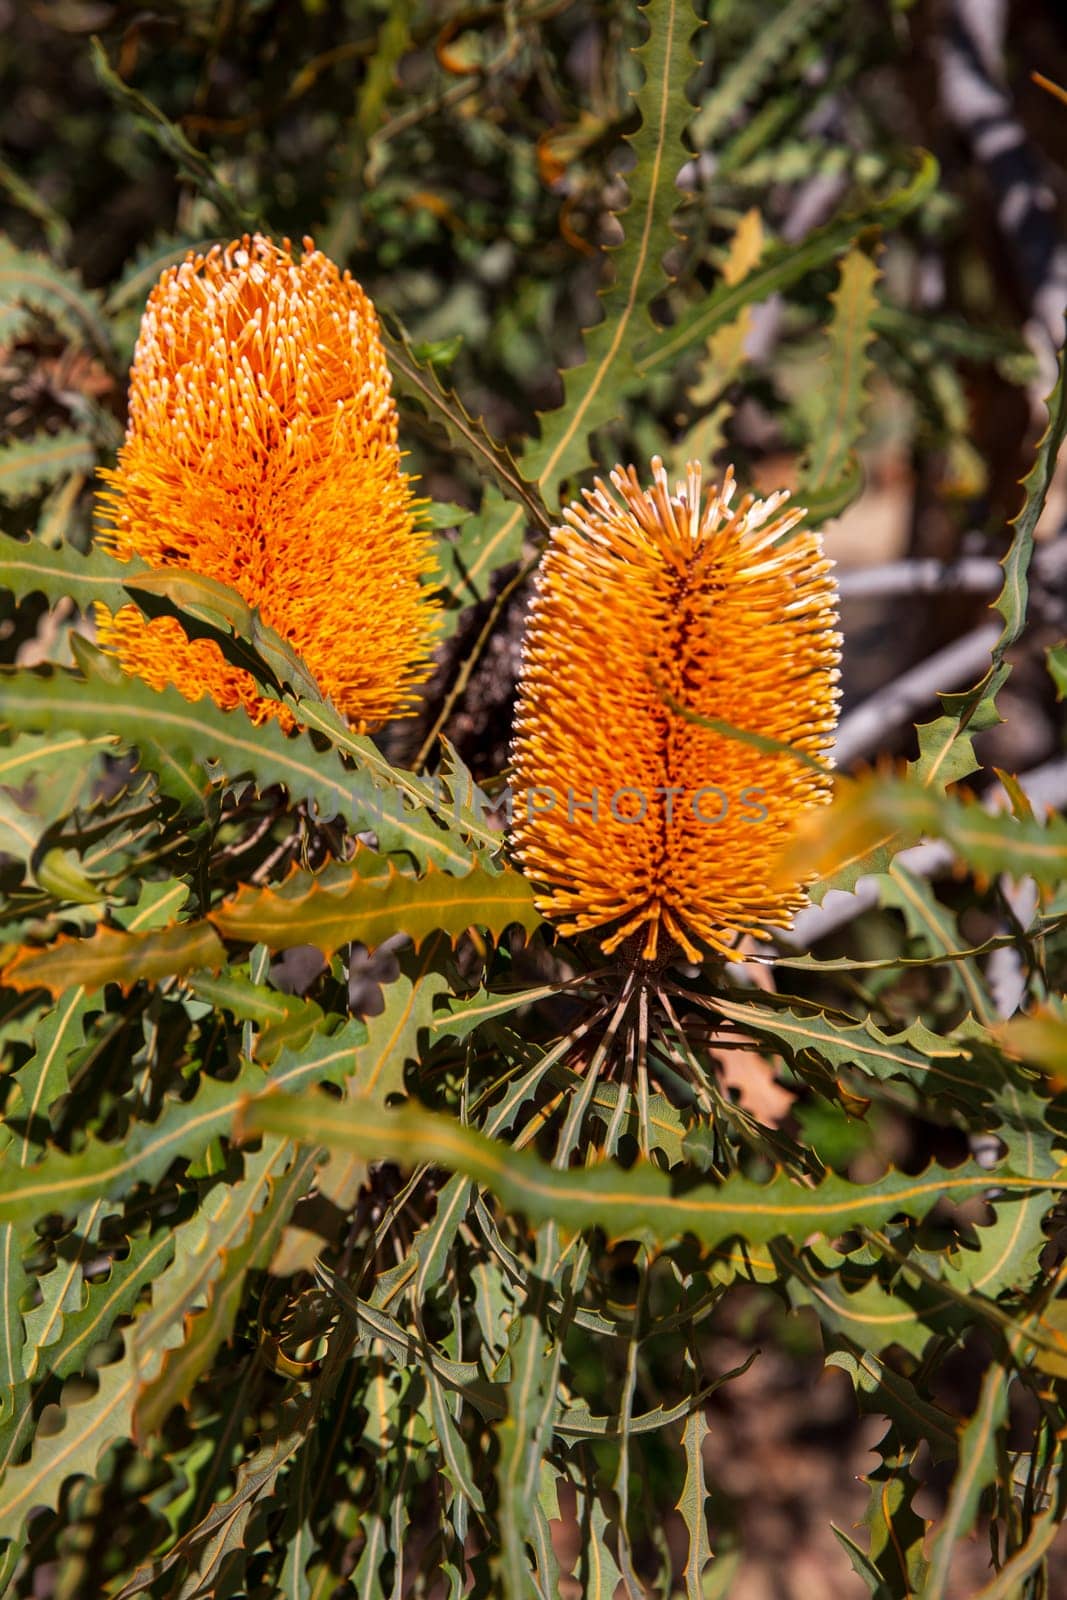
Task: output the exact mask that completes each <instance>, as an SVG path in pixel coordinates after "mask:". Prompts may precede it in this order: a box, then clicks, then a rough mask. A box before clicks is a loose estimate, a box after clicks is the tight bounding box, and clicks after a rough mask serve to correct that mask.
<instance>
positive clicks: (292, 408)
mask: <svg viewBox="0 0 1067 1600" xmlns="http://www.w3.org/2000/svg"><path fill="white" fill-rule="evenodd" d="M104 477H105V478H106V479H107V481H108V484H109V486H110V487H109V490H108V491H107V492H106V493H104V494H102V495H101V502H102V511H103V516H104V519H105V522H106V524H107V526H105V528H104V529H103V538H104V542H105V544H106V545H107V546H108V547H110V549H111V550H113V551H114V552H115V554H117V555H118V556H120V557H122V558H125V559H128V558H129V557H131V556H139V557H140V558H141V559H142V560H144V561H147V562H148V563H149V564H150V565H151V566H153V567H178V568H182V569H184V570H186V571H190V572H195V573H199V574H201V575H202V576H205V577H209V578H216V579H219V580H221V581H222V582H224V583H228V584H230V585H231V586H232V587H233V588H234V589H236V590H237V591H238V592H239V594H240V595H241V596H242V598H243V599H244V600H245V601H247V602H248V604H249V605H253V606H258V608H259V611H260V614H261V615H262V617H263V619H264V621H265V622H266V623H268V624H269V625H270V626H271V627H273V628H274V629H276V630H277V632H278V633H280V634H281V635H282V636H283V638H285V639H287V640H288V641H289V643H290V644H291V645H292V646H293V648H294V649H295V650H296V652H297V654H298V655H300V656H301V657H302V658H303V660H304V661H305V662H306V663H307V665H308V666H309V667H310V669H311V671H312V672H313V673H314V675H315V677H316V679H317V680H318V683H319V685H320V687H321V688H322V689H323V691H324V692H325V693H326V694H327V695H329V696H330V698H331V699H332V700H333V701H334V703H335V704H336V706H337V707H338V709H339V710H340V711H342V712H343V713H344V714H345V716H346V717H348V719H349V720H350V722H352V723H354V724H355V725H357V726H358V727H360V728H366V727H373V726H376V725H377V724H379V723H380V722H382V721H384V720H385V719H386V718H389V717H395V716H401V715H404V714H406V713H408V712H410V710H411V709H412V705H413V691H414V689H415V688H416V686H417V685H418V684H420V683H422V682H424V681H425V679H426V678H427V677H428V675H429V671H430V663H429V660H428V654H429V650H430V648H431V646H432V643H433V635H434V630H435V626H436V622H437V607H436V606H435V604H434V603H433V602H432V601H431V600H430V599H429V598H428V593H429V591H428V590H427V589H426V588H425V587H424V586H423V585H422V584H421V583H420V578H421V577H422V576H423V575H425V574H426V573H428V572H429V571H430V570H431V569H432V567H433V555H432V542H431V535H430V533H429V532H428V531H426V530H423V529H420V528H417V527H416V519H415V510H416V503H415V502H414V500H413V496H412V490H411V481H410V479H409V478H408V477H407V475H406V474H405V473H403V472H402V471H401V467H400V451H399V447H398V444H397V416H396V406H395V404H394V401H393V398H392V395H391V392H390V377H389V369H388V367H387V365H386V360H385V352H384V350H383V348H382V342H381V337H380V335H379V331H378V321H377V317H376V316H375V313H374V308H373V306H372V305H371V303H370V301H369V300H368V298H367V296H366V295H365V294H364V292H363V290H362V289H361V288H360V286H359V284H358V283H355V282H354V281H353V279H352V278H351V277H350V275H349V274H348V273H347V272H346V273H345V274H344V275H343V276H342V274H341V273H340V272H339V271H338V269H337V267H336V266H334V264H333V262H332V261H330V260H328V259H327V257H326V256H324V255H323V254H322V253H321V252H320V251H318V250H316V249H315V248H314V246H313V245H312V242H311V240H310V239H305V240H304V254H303V256H302V257H301V258H300V259H297V258H295V257H294V255H293V253H292V251H291V248H290V245H289V242H288V240H286V241H285V242H284V243H283V244H282V245H281V246H278V245H276V244H274V243H273V242H272V241H271V240H270V239H266V238H263V237H261V236H260V235H258V234H257V235H256V236H255V237H254V238H251V239H250V238H245V239H243V240H240V241H237V242H235V243H233V244H230V245H228V246H227V247H226V248H225V249H222V248H220V247H218V246H216V247H215V248H213V249H211V250H209V251H208V252H207V254H206V255H194V254H190V255H189V257H188V258H187V259H186V260H185V261H184V262H183V263H182V264H181V265H180V266H176V267H172V268H170V269H169V270H168V271H166V272H164V273H163V275H162V277H161V278H160V280H159V283H158V284H157V285H156V287H155V288H154V289H153V291H152V294H151V295H150V297H149V300H148V305H147V308H146V310H145V314H144V319H143V321H142V323H141V332H140V337H139V339H138V341H137V348H136V353H135V355H134V362H133V370H132V374H131V385H130V420H129V426H128V429H127V434H126V441H125V443H124V445H123V447H122V449H121V451H120V453H119V460H118V466H117V469H116V470H115V471H113V472H107V473H105V474H104ZM100 621H101V627H100V632H101V637H102V642H103V644H104V646H105V648H107V649H109V650H111V651H112V652H114V654H115V655H116V656H117V657H118V659H119V660H120V662H121V663H122V665H123V666H124V667H125V668H126V670H127V671H129V672H133V673H137V674H138V675H139V676H140V677H142V678H144V679H146V680H147V681H148V682H149V683H151V684H152V685H154V686H155V687H157V688H158V687H161V686H162V685H163V684H165V683H174V684H176V685H177V687H178V688H179V689H180V690H181V692H182V693H183V694H184V695H186V696H187V698H189V699H191V700H195V699H198V698H199V697H200V695H201V694H204V693H208V694H210V695H212V696H213V697H214V698H215V700H217V701H218V703H219V705H221V706H223V707H224V708H226V709H229V708H231V707H234V706H237V705H241V706H244V708H245V709H246V710H247V711H248V712H249V714H250V715H251V716H252V717H253V718H254V719H255V720H256V721H261V720H262V719H263V718H264V717H266V716H269V715H272V714H277V715H280V716H281V720H282V721H283V722H284V723H286V724H289V723H291V721H292V719H291V717H290V716H289V714H288V713H287V712H284V711H282V712H279V707H278V705H277V702H274V701H271V700H268V699H266V698H265V697H263V696H262V695H261V694H260V692H259V690H258V688H257V686H256V683H255V680H254V679H253V678H252V676H251V675H250V674H249V673H247V672H244V671H241V670H240V669H239V668H237V667H233V666H231V665H230V664H229V663H228V662H227V661H226V660H225V658H224V657H223V655H222V653H221V652H220V650H219V649H218V647H217V646H216V645H215V644H214V643H213V642H212V641H210V640H195V641H190V640H188V639H187V638H186V637H185V634H184V633H183V632H182V630H181V628H180V627H179V625H178V623H177V622H176V621H174V620H173V619H171V618H161V619H159V620H157V621H152V622H149V621H147V620H146V619H145V618H144V616H143V615H142V614H141V613H140V612H139V611H138V610H137V609H136V607H134V606H126V607H123V609H122V610H121V611H119V612H118V613H117V614H116V615H115V616H114V617H112V616H110V615H109V614H108V613H104V614H103V616H102V617H101V619H100Z"/></svg>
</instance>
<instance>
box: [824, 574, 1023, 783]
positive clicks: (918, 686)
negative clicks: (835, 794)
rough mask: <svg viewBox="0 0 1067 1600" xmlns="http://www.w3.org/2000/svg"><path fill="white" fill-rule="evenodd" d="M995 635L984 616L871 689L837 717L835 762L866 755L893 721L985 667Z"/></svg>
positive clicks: (962, 683)
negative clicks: (971, 627)
mask: <svg viewBox="0 0 1067 1600" xmlns="http://www.w3.org/2000/svg"><path fill="white" fill-rule="evenodd" d="M1001 576H1002V577H1003V574H1001ZM999 638H1000V626H999V624H998V623H995V622H983V623H982V625H981V627H978V628H975V629H974V630H973V632H971V633H966V634H964V636H963V638H962V639H956V640H954V641H953V643H952V644H949V645H946V646H945V648H944V649H943V650H935V652H934V654H933V655H932V656H928V657H927V659H926V660H925V661H921V662H920V663H919V665H918V666H916V667H911V668H909V670H908V671H907V672H902V673H901V675H900V677H899V678H894V680H893V682H892V683H887V684H886V685H885V687H884V688H883V689H878V690H876V692H875V693H874V694H872V695H870V696H869V697H868V699H866V700H864V702H863V704H862V705H859V706H857V707H856V709H855V711H850V712H849V714H848V716H846V717H843V718H842V719H841V723H840V726H839V727H838V730H837V743H836V744H835V745H834V749H833V757H834V760H835V762H836V763H837V765H838V766H839V767H844V766H848V765H849V764H850V763H851V762H853V761H856V760H858V759H859V758H860V757H861V756H866V755H870V754H871V752H872V751H874V750H877V749H878V748H879V746H880V745H881V744H882V743H883V742H884V740H885V736H886V732H887V730H889V729H891V728H893V727H895V726H896V725H897V724H898V723H901V722H911V721H913V720H914V717H915V714H916V712H919V711H922V709H923V707H924V706H926V705H928V704H929V703H930V701H931V700H933V699H935V698H936V696H937V695H938V694H943V693H945V692H946V691H947V690H952V689H962V688H965V687H966V686H967V685H968V684H971V683H974V682H975V681H976V680H977V679H978V678H980V677H981V676H982V674H983V672H984V671H985V669H986V668H987V667H988V665H989V658H990V654H991V652H992V650H993V646H994V645H995V644H996V642H997V640H998V639H999Z"/></svg>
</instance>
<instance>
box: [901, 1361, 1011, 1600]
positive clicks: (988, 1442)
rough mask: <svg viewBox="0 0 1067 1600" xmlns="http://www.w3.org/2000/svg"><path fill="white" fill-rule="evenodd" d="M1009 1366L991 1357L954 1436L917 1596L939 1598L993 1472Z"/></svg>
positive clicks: (1004, 1417) (1003, 1419)
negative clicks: (953, 1461) (953, 1458)
mask: <svg viewBox="0 0 1067 1600" xmlns="http://www.w3.org/2000/svg"><path fill="white" fill-rule="evenodd" d="M1011 1378H1012V1374H1011V1370H1010V1368H1005V1367H1002V1366H1001V1365H1000V1364H999V1363H998V1362H996V1361H994V1362H993V1364H992V1365H991V1366H990V1367H989V1368H988V1370H987V1372H986V1375H985V1377H984V1378H983V1379H982V1388H981V1392H980V1394H979V1396H978V1405H977V1407H976V1408H975V1412H974V1416H973V1417H971V1419H970V1421H969V1422H968V1423H967V1425H966V1427H965V1428H963V1430H962V1431H961V1433H960V1438H959V1462H958V1465H957V1468H956V1475H955V1477H954V1478H953V1480H952V1488H951V1489H950V1491H949V1497H948V1504H947V1505H946V1507H945V1513H944V1516H943V1517H942V1518H941V1521H940V1523H939V1525H938V1529H937V1533H936V1535H935V1537H934V1542H933V1545H932V1547H931V1550H930V1570H929V1572H928V1574H927V1578H926V1583H925V1584H924V1586H923V1600H944V1596H945V1595H946V1593H947V1592H948V1583H949V1568H950V1563H951V1561H952V1554H953V1551H954V1549H955V1546H956V1541H957V1540H958V1539H961V1538H963V1537H964V1535H966V1534H968V1533H969V1532H970V1530H971V1528H972V1527H973V1526H974V1521H975V1518H976V1517H977V1515H978V1507H979V1502H980V1500H981V1497H982V1492H983V1490H984V1489H985V1488H986V1487H987V1486H988V1485H989V1484H991V1483H993V1482H995V1480H996V1478H997V1470H998V1462H997V1435H998V1433H999V1432H1000V1429H1001V1428H1002V1427H1003V1425H1004V1423H1005V1422H1006V1421H1007V1416H1008V1389H1009V1386H1010V1383H1011Z"/></svg>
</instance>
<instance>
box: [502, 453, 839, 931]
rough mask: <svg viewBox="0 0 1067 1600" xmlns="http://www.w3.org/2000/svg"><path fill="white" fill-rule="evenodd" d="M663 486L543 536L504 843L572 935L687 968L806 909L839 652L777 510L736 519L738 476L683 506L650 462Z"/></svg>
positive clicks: (825, 599)
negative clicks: (785, 878) (598, 936)
mask: <svg viewBox="0 0 1067 1600" xmlns="http://www.w3.org/2000/svg"><path fill="white" fill-rule="evenodd" d="M652 475H653V486H652V488H651V489H643V488H642V487H641V485H640V483H639V481H638V478H637V474H636V472H635V471H634V469H633V467H630V468H629V470H628V471H625V472H624V471H623V470H622V469H621V468H617V469H616V470H615V471H614V472H613V473H612V474H611V481H612V484H613V485H614V487H615V489H616V491H617V494H618V496H619V498H618V499H616V498H615V497H614V496H613V495H612V494H611V493H610V491H609V490H608V489H606V488H605V486H604V485H603V484H602V483H599V482H598V483H597V486H596V489H595V491H587V492H586V496H585V499H586V502H587V503H586V504H585V505H584V506H583V505H581V504H580V503H577V504H575V505H572V506H571V507H570V508H569V509H568V510H567V511H565V512H564V519H565V522H566V526H564V527H558V528H556V529H554V530H553V533H552V537H551V542H550V544H549V548H548V550H547V552H546V554H545V558H544V561H543V563H542V567H541V571H540V575H539V577H538V581H537V594H536V598H535V600H534V603H533V607H532V610H531V615H530V620H529V624H528V629H527V636H526V643H525V646H524V650H523V669H522V677H521V682H520V699H519V709H518V716H517V721H516V734H515V739H514V743H513V747H512V765H513V780H512V794H513V805H514V838H515V844H516V854H517V856H518V858H519V860H520V861H521V862H522V865H523V868H524V870H525V871H526V872H527V874H528V876H529V877H531V878H532V879H533V880H534V881H535V883H538V884H543V885H545V890H544V892H543V894H542V896H541V898H540V900H539V902H538V905H539V909H540V910H541V911H542V912H543V913H544V914H545V915H547V916H550V917H552V918H555V919H557V920H558V921H559V922H560V925H561V931H562V932H564V933H580V932H586V931H588V930H590V929H599V928H603V929H605V930H606V933H605V936H604V937H603V939H602V945H603V948H604V950H605V951H608V952H611V951H613V950H615V949H617V948H618V947H619V945H620V944H622V943H623V942H624V941H625V940H627V939H630V940H632V941H633V947H634V948H635V950H636V951H637V953H638V954H639V955H641V956H642V957H643V958H644V959H647V960H653V959H655V958H656V957H657V955H665V954H668V953H669V952H670V950H672V949H674V948H676V947H680V948H681V950H682V951H684V952H685V954H686V955H687V956H688V957H689V958H690V959H693V960H697V959H700V957H701V954H702V953H704V949H706V947H707V946H710V947H712V948H713V949H715V950H718V951H721V952H723V953H725V952H727V951H729V950H730V949H731V947H732V946H733V945H734V944H735V942H736V940H737V937H738V936H739V935H741V934H744V933H748V934H752V935H755V936H757V937H758V936H759V935H760V932H761V926H762V925H766V924H770V925H777V926H780V925H783V924H787V923H788V921H789V919H790V918H791V916H792V914H793V913H794V912H795V911H796V910H798V909H799V907H800V906H801V905H802V904H803V900H804V895H803V885H802V883H800V882H797V881H793V882H788V883H786V884H784V885H783V884H782V882H781V880H780V878H779V875H778V872H777V858H778V855H779V852H780V849H781V847H782V845H783V843H784V841H785V840H786V839H787V838H788V837H789V835H790V834H791V833H792V831H793V829H794V828H795V826H796V823H797V820H798V818H799V817H800V816H801V815H802V814H803V813H804V812H806V811H807V809H808V808H809V807H810V806H813V805H816V804H819V803H821V802H824V801H826V800H828V799H829V796H830V787H831V778H830V775H829V772H828V770H827V768H826V764H825V752H826V751H827V750H828V749H829V747H830V746H831V745H832V742H833V732H834V727H835V724H836V709H837V699H838V690H837V687H836V684H837V679H838V676H839V674H838V670H837V662H838V659H839V646H840V642H841V640H840V636H839V634H838V633H837V632H836V631H835V626H836V612H835V600H836V589H835V585H834V582H833V579H832V577H831V576H830V569H831V567H832V563H831V562H830V561H828V560H826V559H825V558H824V556H823V553H822V545H821V542H820V539H819V536H818V534H816V533H813V532H810V531H808V530H802V529H798V530H797V531H796V532H794V531H793V530H794V529H797V525H798V524H799V523H800V522H801V521H802V519H803V516H804V513H803V511H800V510H789V511H783V510H782V509H781V508H782V506H783V503H784V501H785V500H786V498H787V496H786V494H785V493H784V492H783V493H779V494H775V495H772V496H771V497H770V498H769V499H767V500H755V499H754V498H753V497H752V496H751V495H748V494H746V495H745V496H744V497H743V498H742V499H741V500H740V502H739V503H738V504H737V506H736V507H734V506H732V504H731V502H732V500H733V497H734V491H735V485H734V481H733V475H732V473H731V472H730V471H727V473H726V476H725V480H724V482H723V484H722V487H721V488H714V489H711V490H710V491H707V492H706V493H705V492H702V488H701V471H700V467H699V466H697V465H695V464H691V465H690V466H689V468H688V469H687V474H686V481H685V483H684V485H679V486H678V488H677V490H676V492H675V494H674V495H672V494H671V491H670V485H669V483H668V480H667V474H666V471H665V470H664V467H663V464H662V462H661V461H659V460H658V459H654V460H653V462H652ZM712 720H714V721H716V722H718V723H719V724H720V725H721V724H723V723H729V724H730V725H731V726H732V727H734V728H740V729H744V730H745V731H746V732H747V733H750V734H755V735H759V736H761V737H762V738H763V739H764V740H776V741H779V742H780V743H785V744H788V745H790V746H791V747H792V748H793V749H795V750H797V751H798V752H803V756H806V757H807V758H808V759H807V760H805V759H804V758H803V757H801V758H800V759H798V757H797V756H795V755H792V754H788V753H781V752H778V751H776V750H774V749H773V748H770V749H767V748H764V749H758V748H755V747H754V746H753V744H752V743H751V742H749V743H744V742H741V741H740V740H738V739H736V738H731V737H729V736H728V735H727V734H726V733H725V732H724V731H722V728H721V726H720V730H719V731H715V730H714V729H713V728H711V727H710V726H709V725H708V724H709V722H710V721H712ZM820 758H822V759H820ZM702 947H703V948H702Z"/></svg>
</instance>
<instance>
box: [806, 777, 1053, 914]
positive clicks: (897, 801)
mask: <svg viewBox="0 0 1067 1600" xmlns="http://www.w3.org/2000/svg"><path fill="white" fill-rule="evenodd" d="M887 835H888V836H889V837H890V838H892V839H893V840H894V842H895V843H896V845H897V848H902V847H903V846H904V845H908V844H913V843H914V842H915V841H916V840H918V839H920V838H922V837H924V836H927V835H930V836H933V837H935V838H940V839H943V840H944V841H945V843H946V844H948V845H949V846H950V847H951V849H952V851H953V853H954V855H956V856H957V857H958V858H959V859H960V860H962V861H964V862H965V863H966V865H967V866H968V867H970V868H971V870H972V871H973V872H975V873H976V874H978V875H979V876H981V877H984V878H992V877H995V876H996V875H997V874H998V873H1007V874H1008V875H1009V876H1010V877H1013V878H1022V877H1027V876H1029V877H1032V878H1034V879H1035V880H1036V882H1037V883H1039V884H1041V885H1042V886H1043V887H1047V888H1055V887H1057V886H1058V885H1059V884H1061V883H1063V882H1064V881H1065V880H1067V819H1065V818H1063V817H1062V816H1057V815H1053V816H1051V817H1049V818H1048V820H1047V821H1046V822H1044V823H1042V822H1039V821H1038V820H1037V819H1036V818H1032V819H1031V818H1025V817H1023V818H1020V817H1013V816H1012V815H1011V814H1010V813H1007V812H990V811H986V810H985V809H984V808H983V807H982V806H981V805H980V804H979V803H978V801H977V800H975V799H974V798H973V797H969V798H967V799H960V798H957V797H956V796H954V795H946V794H938V793H937V792H936V791H935V790H933V789H931V788H927V787H924V786H923V785H922V784H921V783H919V782H918V781H917V780H915V779H914V778H907V777H905V778H889V777H886V776H885V775H884V774H878V775H874V774H872V775H870V776H867V777H864V778H861V779H857V780H854V781H851V782H848V783H840V784H839V785H838V787H837V791H836V793H835V796H834V800H833V803H832V804H831V805H830V806H828V807H826V808H825V810H824V811H823V812H822V813H821V814H820V815H819V816H818V818H816V817H815V816H814V815H812V817H811V819H810V821H809V822H808V823H807V824H806V825H805V829H804V831H803V832H802V833H801V834H800V835H799V836H798V837H797V839H796V841H795V842H794V844H793V845H792V846H791V847H790V859H792V860H793V861H794V862H796V863H799V864H800V870H801V871H802V872H803V871H807V870H811V871H813V872H818V873H820V874H821V875H822V877H823V878H824V879H830V880H832V878H833V877H834V875H835V873H836V872H837V870H838V865H839V863H840V862H841V861H842V860H848V861H850V862H852V861H855V860H856V858H857V857H862V856H863V855H864V854H865V853H866V852H869V851H870V850H871V849H872V848H874V847H875V846H876V845H877V844H878V843H879V842H880V841H881V840H882V839H883V838H884V837H886V836H887ZM805 863H806V865H805Z"/></svg>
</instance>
